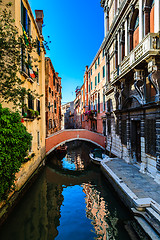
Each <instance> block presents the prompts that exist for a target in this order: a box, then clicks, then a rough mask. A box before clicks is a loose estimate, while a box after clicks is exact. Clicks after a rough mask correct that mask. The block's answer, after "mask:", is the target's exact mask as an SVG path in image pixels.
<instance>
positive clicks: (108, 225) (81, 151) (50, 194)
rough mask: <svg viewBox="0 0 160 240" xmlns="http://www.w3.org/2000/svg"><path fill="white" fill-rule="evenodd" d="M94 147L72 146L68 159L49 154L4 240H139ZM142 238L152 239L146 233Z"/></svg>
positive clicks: (3, 231)
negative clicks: (94, 159) (97, 161)
mask: <svg viewBox="0 0 160 240" xmlns="http://www.w3.org/2000/svg"><path fill="white" fill-rule="evenodd" d="M94 147H95V146H93V145H91V144H89V143H86V142H80V141H77V142H70V143H68V149H67V154H66V155H65V156H62V155H61V156H60V155H59V153H56V154H52V155H50V156H49V157H48V160H47V164H46V166H45V168H44V169H43V171H41V173H40V175H39V177H38V178H37V180H36V181H35V182H34V184H33V185H32V187H31V188H30V189H29V191H28V192H27V193H26V194H25V196H24V197H23V199H22V200H21V201H20V203H19V204H18V205H17V207H16V208H15V209H14V211H13V212H12V214H11V215H10V216H9V218H8V220H7V222H6V223H5V224H4V225H3V226H2V228H1V229H0V240H53V239H56V240H92V239H97V240H109V239H110V240H112V239H113V240H114V239H118V240H121V239H122V240H129V239H139V238H138V237H137V236H136V234H135V233H134V232H133V231H132V228H133V227H134V228H135V226H136V223H135V222H134V220H133V219H132V218H131V216H130V214H129V212H128V210H127V209H126V208H125V207H124V206H123V204H122V202H121V201H120V200H119V199H118V198H117V196H116V194H115V193H114V191H113V189H112V188H111V186H110V184H109V183H108V182H106V180H105V178H104V176H103V175H102V173H101V171H100V167H99V166H97V165H94V164H93V163H92V162H91V161H90V159H89V156H88V154H89V152H90V150H91V149H93V148H94ZM136 229H138V227H137V226H136ZM138 231H140V230H138ZM141 234H142V233H140V235H141ZM141 239H148V238H147V237H146V236H144V235H143V234H142V237H141Z"/></svg>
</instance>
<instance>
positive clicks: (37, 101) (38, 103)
mask: <svg viewBox="0 0 160 240" xmlns="http://www.w3.org/2000/svg"><path fill="white" fill-rule="evenodd" d="M36 109H37V111H38V112H39V114H40V100H39V99H37V100H36Z"/></svg>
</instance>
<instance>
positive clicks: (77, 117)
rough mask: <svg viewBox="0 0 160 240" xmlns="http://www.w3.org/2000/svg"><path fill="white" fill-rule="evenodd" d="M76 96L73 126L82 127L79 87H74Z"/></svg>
mask: <svg viewBox="0 0 160 240" xmlns="http://www.w3.org/2000/svg"><path fill="white" fill-rule="evenodd" d="M75 92H76V98H75V100H74V122H75V128H77V129H80V128H82V122H81V108H80V105H81V87H80V86H77V87H76V90H75Z"/></svg>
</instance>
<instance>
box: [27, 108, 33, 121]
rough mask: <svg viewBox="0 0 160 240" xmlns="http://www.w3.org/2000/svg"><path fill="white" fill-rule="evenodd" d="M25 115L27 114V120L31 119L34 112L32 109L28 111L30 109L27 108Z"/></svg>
mask: <svg viewBox="0 0 160 240" xmlns="http://www.w3.org/2000/svg"><path fill="white" fill-rule="evenodd" d="M27 113H28V117H29V118H32V119H33V118H34V117H35V111H34V110H33V109H30V108H29V109H28V110H27Z"/></svg>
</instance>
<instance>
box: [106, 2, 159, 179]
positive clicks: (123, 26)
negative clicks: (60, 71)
mask: <svg viewBox="0 0 160 240" xmlns="http://www.w3.org/2000/svg"><path fill="white" fill-rule="evenodd" d="M101 6H102V7H103V9H104V20H105V39H104V42H103V49H104V51H105V55H106V86H105V94H106V105H107V109H106V110H107V111H106V116H107V131H106V133H107V149H108V150H110V149H111V152H112V153H113V154H115V155H116V156H118V157H120V158H124V159H125V160H126V161H127V162H129V163H135V164H136V165H137V166H139V168H140V172H142V173H147V174H149V175H151V176H152V177H154V178H155V180H156V181H159V171H158V170H160V165H159V158H160V140H159V136H160V101H159V91H160V54H159V49H160V38H159V33H160V1H159V0H155V1H154V0H150V1H149V0H139V1H135V0H133V1H120V0H113V1H110V0H109V1H108V0H106V1H105V0H101Z"/></svg>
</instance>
